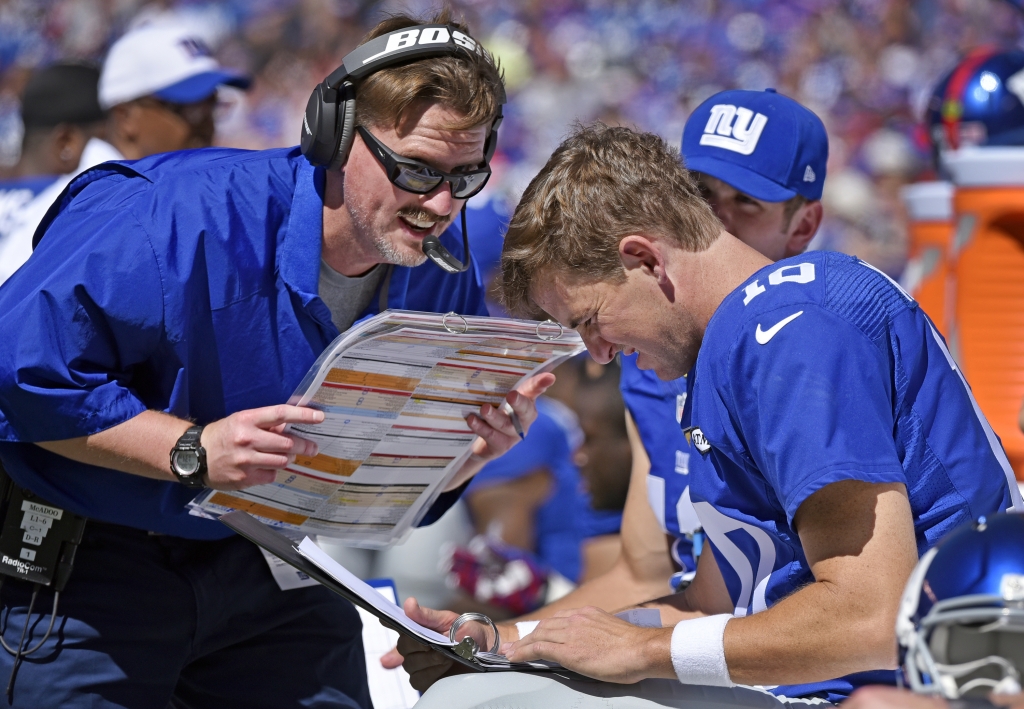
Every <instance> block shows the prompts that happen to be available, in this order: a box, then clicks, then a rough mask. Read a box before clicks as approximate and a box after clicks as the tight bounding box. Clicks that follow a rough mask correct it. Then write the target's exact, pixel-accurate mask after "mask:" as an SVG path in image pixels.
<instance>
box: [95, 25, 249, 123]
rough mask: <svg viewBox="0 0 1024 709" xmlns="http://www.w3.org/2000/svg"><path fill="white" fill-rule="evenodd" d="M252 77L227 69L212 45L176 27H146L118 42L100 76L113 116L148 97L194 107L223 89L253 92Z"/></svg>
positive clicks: (101, 90)
mask: <svg viewBox="0 0 1024 709" xmlns="http://www.w3.org/2000/svg"><path fill="white" fill-rule="evenodd" d="M251 83H252V82H251V80H250V79H249V77H247V76H245V75H244V74H240V73H238V72H234V71H229V70H227V69H224V68H223V67H222V66H221V65H220V64H218V63H217V60H216V59H214V58H213V56H212V55H211V54H210V50H209V48H207V46H206V43H205V42H204V41H203V40H202V39H201V38H200V37H198V36H196V34H195V33H194V32H191V31H189V29H188V28H187V27H184V26H182V25H178V24H176V23H161V24H153V25H145V26H143V27H140V28H138V29H134V30H131V31H130V32H128V33H127V34H125V35H124V36H123V37H121V38H120V39H119V40H117V41H116V42H114V44H113V46H112V47H111V48H110V51H109V52H108V53H107V58H106V60H105V61H104V62H103V71H102V73H101V74H100V83H99V100H100V106H101V107H102V108H103V109H104V110H107V109H109V108H110V107H111V106H116V105H118V104H121V103H125V102H127V101H132V100H134V99H137V98H141V97H143V96H156V97H157V98H160V99H163V100H164V101H170V102H172V103H194V102H196V101H202V100H203V99H204V98H207V97H208V96H210V95H211V94H212V93H213V92H214V91H215V90H216V89H217V87H218V86H221V85H224V84H226V85H228V86H236V87H238V88H240V89H247V88H249V85H250V84H251Z"/></svg>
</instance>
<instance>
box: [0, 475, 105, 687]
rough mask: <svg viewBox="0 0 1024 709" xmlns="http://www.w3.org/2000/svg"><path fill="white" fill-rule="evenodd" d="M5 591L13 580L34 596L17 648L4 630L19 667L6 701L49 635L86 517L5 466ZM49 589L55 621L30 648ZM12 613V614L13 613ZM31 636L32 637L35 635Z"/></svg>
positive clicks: (0, 506)
mask: <svg viewBox="0 0 1024 709" xmlns="http://www.w3.org/2000/svg"><path fill="white" fill-rule="evenodd" d="M0 514H2V515H3V521H2V523H0V525H2V526H0V591H2V589H3V585H4V582H5V580H6V579H7V578H8V577H10V578H15V579H18V580H19V581H27V582H28V583H31V584H32V599H31V600H30V601H29V604H28V611H27V612H26V613H25V625H24V627H23V628H22V630H21V638H20V639H19V641H18V646H17V647H16V648H13V647H11V646H10V645H8V643H7V641H6V640H5V639H4V637H3V635H2V634H0V645H2V646H3V649H4V650H6V651H7V652H8V653H10V654H11V655H13V656H14V666H13V667H12V668H11V676H10V679H9V680H8V683H7V702H8V703H9V704H11V703H13V702H14V680H15V678H16V677H17V675H18V668H19V667H20V666H21V662H22V660H23V659H24V658H25V657H26V656H28V655H31V654H32V653H34V652H36V651H37V650H39V649H40V648H41V647H42V646H43V643H45V642H46V640H47V639H48V638H49V637H50V633H51V632H52V631H53V625H54V622H55V621H56V619H57V603H58V601H59V600H60V593H61V591H63V590H64V586H65V585H66V584H67V582H68V578H69V577H70V576H71V567H72V565H73V564H74V560H75V550H76V549H77V548H78V545H79V543H81V541H82V534H83V533H84V532H85V522H86V520H85V518H84V517H81V516H79V515H76V514H72V513H71V512H68V511H67V510H63V509H61V508H59V507H56V506H54V505H51V504H50V503H48V502H46V501H45V500H43V499H42V498H41V497H39V496H38V495H35V494H33V493H32V492H30V491H28V490H26V489H24V488H22V487H19V486H18V485H15V484H14V481H13V480H11V478H10V477H9V476H8V475H7V473H6V471H5V470H4V469H3V466H2V465H0ZM43 587H47V588H49V589H51V590H52V592H53V607H52V609H51V611H50V621H49V625H48V626H47V628H46V632H45V633H44V634H43V637H42V638H41V639H40V640H39V641H38V642H36V643H35V644H34V645H32V646H31V647H28V648H26V647H25V641H26V636H27V635H28V629H29V625H30V622H31V619H32V612H33V611H34V610H35V605H36V599H37V598H38V597H39V591H40V589H42V588H43ZM8 617H9V616H8ZM30 640H31V639H30Z"/></svg>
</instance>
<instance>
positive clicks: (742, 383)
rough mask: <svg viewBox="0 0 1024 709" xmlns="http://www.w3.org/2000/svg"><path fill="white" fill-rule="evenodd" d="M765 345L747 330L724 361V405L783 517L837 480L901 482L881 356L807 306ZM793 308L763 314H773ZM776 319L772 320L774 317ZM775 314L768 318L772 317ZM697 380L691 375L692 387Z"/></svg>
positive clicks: (856, 332)
mask: <svg viewBox="0 0 1024 709" xmlns="http://www.w3.org/2000/svg"><path fill="white" fill-rule="evenodd" d="M802 307H803V311H802V313H801V314H800V315H799V316H798V317H796V318H795V319H794V320H792V321H791V322H790V323H789V324H788V325H787V326H785V327H784V328H783V329H781V330H779V331H778V332H777V333H776V334H775V336H774V337H772V338H771V339H770V340H769V341H768V342H767V343H765V344H764V345H761V344H758V343H757V341H756V338H755V337H754V332H753V328H752V327H751V328H747V329H746V330H745V331H744V333H743V336H742V337H741V338H740V339H739V342H738V343H737V345H736V346H735V348H734V350H733V353H732V355H731V357H730V360H729V369H730V371H729V375H728V379H727V385H726V386H727V391H729V394H728V395H731V397H732V398H733V399H734V402H735V406H734V407H729V406H726V408H727V409H729V410H730V412H729V413H730V414H731V415H732V416H733V417H734V419H735V420H736V421H737V428H738V429H739V433H740V435H741V436H742V437H743V439H745V445H744V444H743V443H741V442H739V441H736V442H734V443H739V445H738V446H737V447H738V448H746V450H748V451H749V453H750V455H751V456H752V458H753V460H754V463H755V464H756V465H757V468H758V469H759V470H760V471H761V472H762V474H763V475H764V476H765V478H767V480H768V482H769V484H771V486H772V487H773V488H774V490H775V492H776V495H777V496H778V498H779V500H780V501H781V502H782V505H783V507H784V509H785V512H786V516H787V518H788V519H789V521H790V523H792V521H793V516H794V515H795V514H796V511H797V508H799V507H800V505H801V503H803V501H804V500H806V499H807V498H808V497H809V496H810V495H811V494H813V493H814V492H816V491H817V490H819V489H821V488H822V487H824V486H826V485H828V484H830V483H833V482H837V481H839V480H847V479H852V480H863V481H866V482H871V483H888V482H900V483H903V484H906V482H907V481H906V476H905V475H904V472H903V467H902V465H901V462H900V456H899V453H898V452H897V450H896V445H895V442H894V440H893V426H894V412H893V404H892V401H893V386H894V385H893V382H892V377H893V374H892V367H891V363H890V361H889V355H888V353H887V352H885V351H883V349H882V348H881V347H879V346H878V345H877V344H876V343H874V342H872V341H871V340H869V339H868V337H867V336H866V335H865V334H864V333H863V332H862V331H861V330H860V329H858V328H856V327H855V326H853V325H852V324H850V323H849V322H848V321H846V320H844V319H843V318H841V317H839V316H837V315H835V314H833V313H831V312H829V311H827V310H825V309H823V308H821V307H819V306H817V305H812V304H810V303H807V304H804V305H803V306H802ZM792 310H793V308H792V307H788V308H787V309H779V310H775V311H771V313H769V314H766V315H765V316H764V317H763V318H762V319H763V320H766V321H769V322H777V321H781V320H782V319H783V318H784V317H786V316H789V315H790V314H791V313H792ZM774 316H777V317H774ZM773 317H774V320H773ZM699 384H700V382H699V381H698V385H699Z"/></svg>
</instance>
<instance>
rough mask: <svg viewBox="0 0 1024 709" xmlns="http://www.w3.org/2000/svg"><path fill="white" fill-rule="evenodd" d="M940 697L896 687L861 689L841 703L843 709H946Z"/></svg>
mask: <svg viewBox="0 0 1024 709" xmlns="http://www.w3.org/2000/svg"><path fill="white" fill-rule="evenodd" d="M948 706H949V704H948V703H947V702H946V700H945V699H943V698H942V697H934V696H927V695H924V694H914V693H913V692H911V691H909V690H906V689H897V688H896V687H885V686H881V685H879V686H873V687H862V688H860V689H858V690H857V691H856V692H854V693H853V694H851V695H850V698H849V699H847V700H846V701H845V702H843V709H946V708H947V707H948Z"/></svg>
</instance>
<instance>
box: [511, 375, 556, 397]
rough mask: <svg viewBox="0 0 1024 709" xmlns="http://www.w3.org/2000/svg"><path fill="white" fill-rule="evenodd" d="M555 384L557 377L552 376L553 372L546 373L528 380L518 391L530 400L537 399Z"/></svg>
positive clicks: (517, 388)
mask: <svg viewBox="0 0 1024 709" xmlns="http://www.w3.org/2000/svg"><path fill="white" fill-rule="evenodd" d="M554 383H555V375H554V374H552V373H551V372H544V373H543V374H537V375H536V376H533V377H530V378H529V379H527V380H526V381H525V382H523V383H522V384H520V385H519V386H518V387H516V391H518V392H519V393H520V394H522V395H523V396H526V397H528V398H530V399H536V398H537V397H538V396H540V395H541V394H543V393H544V392H545V391H547V389H548V387H549V386H551V385H552V384H554ZM509 403H512V402H509Z"/></svg>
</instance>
